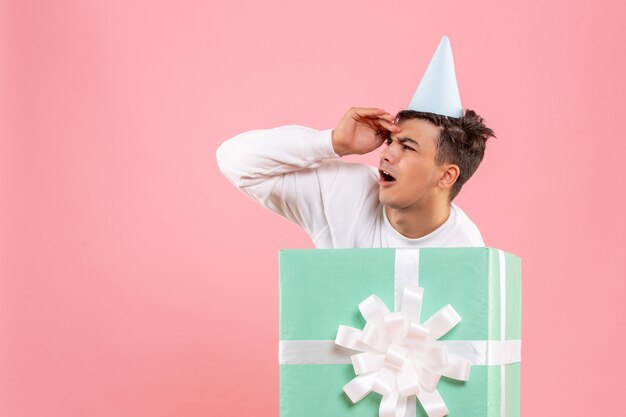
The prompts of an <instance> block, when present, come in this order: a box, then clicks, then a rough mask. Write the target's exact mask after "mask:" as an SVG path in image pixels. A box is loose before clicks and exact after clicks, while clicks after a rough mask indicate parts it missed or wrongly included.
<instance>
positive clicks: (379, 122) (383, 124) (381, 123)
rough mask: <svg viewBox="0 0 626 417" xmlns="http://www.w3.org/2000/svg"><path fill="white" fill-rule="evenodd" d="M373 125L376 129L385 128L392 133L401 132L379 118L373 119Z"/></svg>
mask: <svg viewBox="0 0 626 417" xmlns="http://www.w3.org/2000/svg"><path fill="white" fill-rule="evenodd" d="M374 124H375V125H376V126H378V127H382V128H385V129H387V130H388V131H390V132H392V133H398V132H400V131H401V130H402V129H401V128H400V126H398V125H396V124H393V123H392V122H389V121H387V120H385V119H381V118H378V119H374Z"/></svg>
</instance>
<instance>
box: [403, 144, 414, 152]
mask: <svg viewBox="0 0 626 417" xmlns="http://www.w3.org/2000/svg"><path fill="white" fill-rule="evenodd" d="M403 148H404V149H408V150H410V151H414V150H415V149H413V148H411V147H410V146H406V145H404V146H403Z"/></svg>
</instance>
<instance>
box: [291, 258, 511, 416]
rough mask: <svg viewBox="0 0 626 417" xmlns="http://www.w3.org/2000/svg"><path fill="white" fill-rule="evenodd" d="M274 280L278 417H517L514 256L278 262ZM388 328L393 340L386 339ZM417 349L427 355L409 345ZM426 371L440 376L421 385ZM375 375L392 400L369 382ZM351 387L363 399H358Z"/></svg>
mask: <svg viewBox="0 0 626 417" xmlns="http://www.w3.org/2000/svg"><path fill="white" fill-rule="evenodd" d="M279 280H280V283H279V290H280V293H279V316H280V317H279V323H280V330H279V336H280V341H279V363H280V365H279V366H280V415H281V417H320V416H322V417H325V416H333V417H342V416H351V417H378V416H379V413H380V415H385V416H386V415H389V416H405V417H414V416H418V417H433V416H440V415H446V414H447V415H449V416H450V417H457V416H463V417H473V416H476V417H478V416H480V417H496V416H498V417H500V416H507V417H515V416H519V413H520V412H519V408H520V404H519V402H520V359H521V260H520V258H518V257H517V256H514V255H511V254H509V253H505V252H503V251H501V250H498V249H493V248H485V247H480V248H423V249H404V248H402V249H393V248H384V249H314V250H283V251H281V252H280V254H279ZM372 295H374V296H375V297H372ZM383 304H384V305H383ZM385 306H386V307H387V308H388V310H389V311H386V310H385ZM416 309H417V310H416ZM405 310H406V311H405ZM394 311H396V312H397V313H393V312H394ZM383 313H384V317H385V318H384V320H383V319H381V317H383V316H382V315H381V314H383ZM405 313H406V315H405V316H403V314H405ZM364 314H365V315H366V316H367V315H369V319H368V320H366V318H364ZM416 314H417V316H416ZM411 317H413V318H411ZM446 320H448V321H449V322H448V323H447V324H441V323H443V322H445V321H446ZM415 322H417V323H415ZM376 323H378V324H377V326H378V327H377V326H376V325H374V324H376ZM394 323H396V324H397V323H401V324H402V325H401V327H402V326H404V327H402V328H403V329H404V330H402V329H400V330H398V331H397V332H396V333H393V331H396V330H393V329H394V327H393V326H396V324H394ZM407 323H412V324H409V325H408V327H407ZM442 326H443V327H442ZM357 329H359V330H357ZM390 329H391V330H390ZM407 329H408V330H407ZM361 330H362V331H361ZM385 331H390V332H391V333H388V334H387V336H384V335H383V336H382V338H381V334H380V332H385ZM398 332H399V333H398ZM429 332H430V333H429ZM400 333H401V336H398V335H399V334H400ZM346 335H348V336H349V337H353V338H355V339H354V340H352V341H351V342H345V341H344V339H346V337H348V336H346ZM357 336H358V337H357ZM429 337H430V338H431V339H432V340H431V341H430V342H429V343H431V345H429V346H430V347H428V346H427V347H424V346H426V345H424V344H421V345H420V343H422V342H420V341H426V340H427V338H429ZM433 338H434V339H433ZM340 339H341V340H340ZM383 339H384V340H387V342H388V343H386V344H385V343H383V344H382V345H381V343H382V342H381V341H382V340H383ZM392 339H393V340H392ZM409 339H410V341H411V342H410V343H409V342H407V340H409ZM389 340H392V342H391V343H389ZM400 341H401V342H400ZM366 342H367V343H366ZM395 342H398V343H395ZM342 343H343V345H342ZM346 343H348V344H346ZM349 343H352V344H351V345H350V344H349ZM368 343H369V346H368V345H367V344H368ZM377 343H378V344H377ZM424 343H425V342H424ZM443 345H445V348H442V346H443ZM346 346H349V347H346ZM381 346H382V347H381ZM372 347H374V348H372ZM376 347H378V350H376V349H375V348H376ZM368 349H369V352H370V353H366V354H364V353H363V352H367V351H368ZM385 349H387V350H386V351H385ZM425 352H426V353H425ZM359 354H361V356H358V355H359ZM424 354H426V355H431V356H432V357H428V356H426V359H424V358H425V357H424V356H420V355H424ZM443 354H445V355H448V356H446V357H445V358H444V359H442V358H441V357H442V355H443ZM368 355H369V356H370V357H369V358H368V357H367V356H368ZM459 358H460V359H459ZM362 359H370V361H369V362H367V361H365V362H363V361H362ZM409 361H412V363H413V365H412V366H409V365H408V362H409ZM420 361H425V362H424V364H423V366H422V364H421V363H420ZM364 363H365V364H364ZM433 363H438V364H439V365H441V367H442V368H441V369H444V368H446V370H444V371H442V372H441V373H442V374H443V375H444V376H433V375H432V372H431V371H432V368H433V365H432V364H433ZM451 365H455V366H456V368H455V369H456V370H452V371H450V370H449V368H450V366H451ZM463 365H467V367H466V368H464V366H463ZM376 367H379V368H380V369H379V371H380V372H378V371H376V370H375V369H374V368H376ZM382 368H386V369H385V370H384V372H386V373H387V374H389V375H387V374H385V375H386V378H387V379H386V381H387V382H388V383H389V384H388V385H390V386H391V385H394V384H395V387H396V390H395V391H393V392H392V390H390V388H389V386H387V387H385V383H384V380H385V378H383V382H381V381H380V380H379V381H374V380H375V379H376V378H378V379H380V378H382V376H383V370H382ZM408 368H410V370H411V372H413V371H414V370H415V369H417V374H419V375H418V377H417V378H413V377H407V374H406V373H405V372H404V371H406V370H408ZM420 369H422V371H423V372H426V373H429V372H430V374H424V373H423V372H422V371H420ZM356 370H358V371H359V372H360V374H359V376H358V380H355V378H357V374H356V373H355V371H356ZM466 371H468V373H467V372H466ZM390 372H391V373H393V375H391V374H390ZM420 372H422V373H420ZM446 372H447V373H448V374H452V375H453V378H450V377H447V376H446ZM464 372H465V374H464V376H463V375H462V376H459V375H461V374H463V373H464ZM435 373H437V372H435ZM400 374H403V375H404V376H402V375H400ZM377 375H378V376H377ZM398 375H400V376H398ZM413 376H415V374H413ZM390 378H391V379H390ZM454 378H460V380H459V379H454ZM464 379H465V380H464ZM414 380H415V381H414ZM417 380H419V383H417V382H416V381H417ZM351 381H352V382H351ZM372 381H374V382H373V384H374V385H373V386H374V389H373V390H371V385H372ZM424 381H426V382H424ZM412 383H413V385H411V384H412ZM363 384H365V385H368V384H369V385H368V386H369V388H370V391H372V392H370V393H369V394H367V395H363V394H364V393H366V391H364V390H366V389H367V388H368V387H367V386H366V387H365V388H363V386H364V385H363ZM420 384H421V385H420ZM429 384H430V385H433V384H435V385H433V386H431V387H430V388H425V387H426V386H429ZM344 387H346V391H344ZM398 387H400V390H401V391H402V390H403V391H402V392H404V394H398V392H397V391H398V389H397V388H398ZM411 387H412V388H411ZM433 387H434V388H436V391H428V389H431V390H432V389H433ZM392 388H393V387H392ZM411 390H413V391H411ZM355 392H356V394H355ZM367 392H369V391H367ZM394 392H395V394H394ZM407 393H410V394H407ZM433 393H436V394H437V397H436V398H434V399H433V395H434V394H433ZM348 394H350V395H351V397H350V396H349V395H348ZM394 395H395V397H394V398H390V397H393V396H394ZM354 397H357V398H354ZM403 397H404V399H403ZM431 400H432V401H434V403H433V402H432V401H431ZM353 401H356V402H353ZM403 401H404V403H403ZM437 401H439V403H437ZM441 402H443V403H445V405H442V403H441ZM390 405H391V408H392V410H391V411H390Z"/></svg>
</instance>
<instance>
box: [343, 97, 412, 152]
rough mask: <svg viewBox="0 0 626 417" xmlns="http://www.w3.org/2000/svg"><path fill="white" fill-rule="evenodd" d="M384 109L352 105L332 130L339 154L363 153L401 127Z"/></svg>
mask: <svg viewBox="0 0 626 417" xmlns="http://www.w3.org/2000/svg"><path fill="white" fill-rule="evenodd" d="M393 121H394V117H393V116H392V115H391V114H389V113H387V112H386V111H385V110H383V109H376V108H362V107H352V108H351V109H350V110H348V111H347V112H346V114H344V115H343V117H342V118H341V120H340V121H339V124H338V125H337V127H336V128H335V129H333V131H332V141H333V149H334V150H335V153H336V154H337V155H339V156H345V155H351V154H357V155H362V154H366V153H368V152H371V151H373V150H374V149H376V148H378V147H379V146H380V145H382V143H383V142H384V141H385V140H386V139H387V137H389V134H390V132H391V133H398V132H399V131H400V130H401V129H400V127H398V125H395V124H394V123H393Z"/></svg>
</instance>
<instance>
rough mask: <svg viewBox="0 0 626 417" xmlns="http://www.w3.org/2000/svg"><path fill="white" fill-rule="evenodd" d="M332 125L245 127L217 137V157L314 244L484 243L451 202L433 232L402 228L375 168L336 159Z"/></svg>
mask: <svg viewBox="0 0 626 417" xmlns="http://www.w3.org/2000/svg"><path fill="white" fill-rule="evenodd" d="M331 132H332V130H331V129H328V130H322V131H318V130H315V129H311V128H308V127H304V126H295V125H289V126H282V127H277V128H274V129H267V130H253V131H250V132H244V133H241V134H239V135H237V136H235V137H233V138H232V139H229V140H227V141H226V142H224V143H223V144H222V145H220V147H219V148H218V149H217V163H218V166H219V168H220V170H221V171H222V173H223V174H224V175H225V176H226V177H227V178H228V179H229V180H230V181H231V182H232V183H233V184H234V185H235V186H236V187H238V188H239V189H240V190H241V191H243V192H244V193H246V194H247V195H248V196H250V197H252V198H253V199H254V200H255V201H257V202H258V203H260V204H261V205H263V206H265V207H267V208H269V209H270V210H273V211H274V212H276V213H278V214H280V215H281V216H284V217H286V218H287V219H289V220H291V221H293V222H295V223H297V224H298V225H300V226H302V227H303V228H304V229H305V230H306V232H307V233H308V234H309V236H310V237H311V239H313V242H314V243H315V246H316V247H317V248H323V249H328V248H385V247H396V248H397V247H464V246H484V243H483V239H482V237H481V235H480V232H479V231H478V228H477V227H476V225H475V224H474V223H473V222H472V221H471V220H470V219H469V217H467V215H466V214H465V213H464V212H463V211H462V210H461V209H460V208H459V207H458V206H456V205H455V204H452V205H451V210H450V216H449V217H448V219H447V220H446V222H445V223H444V224H443V225H441V226H440V227H439V228H438V229H436V230H435V231H433V232H432V233H430V234H428V235H426V236H422V237H420V238H417V239H411V238H407V237H405V236H403V235H402V234H401V233H399V232H398V231H397V230H395V229H394V228H393V226H392V225H391V223H390V222H389V220H388V219H387V216H386V214H385V210H384V209H383V205H382V204H381V203H380V201H379V200H378V187H379V185H378V169H377V168H375V167H372V166H367V165H363V164H353V163H347V162H345V161H343V160H341V159H340V157H339V155H337V154H336V153H335V151H334V149H333V145H332V139H331Z"/></svg>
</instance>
